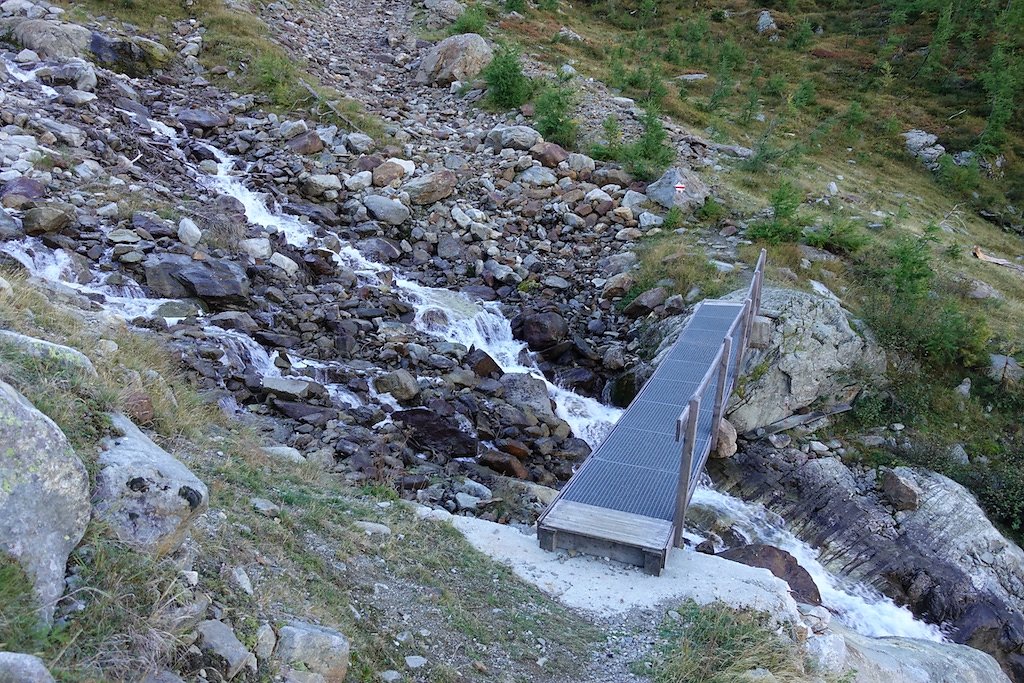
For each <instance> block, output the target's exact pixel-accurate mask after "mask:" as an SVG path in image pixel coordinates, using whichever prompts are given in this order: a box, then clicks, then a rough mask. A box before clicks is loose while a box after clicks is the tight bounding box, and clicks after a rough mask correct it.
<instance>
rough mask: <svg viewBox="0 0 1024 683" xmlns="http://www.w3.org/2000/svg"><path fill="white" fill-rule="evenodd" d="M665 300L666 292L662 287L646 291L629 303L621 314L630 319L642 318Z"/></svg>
mask: <svg viewBox="0 0 1024 683" xmlns="http://www.w3.org/2000/svg"><path fill="white" fill-rule="evenodd" d="M667 298H668V290H667V289H665V288H664V287H655V288H654V289H648V290H647V291H646V292H644V293H643V294H641V295H640V296H638V297H637V298H635V299H633V300H632V301H630V302H629V305H628V306H626V308H625V309H623V311H622V312H623V313H625V314H626V315H628V316H629V317H631V318H642V317H643V316H645V315H647V314H649V313H650V312H651V311H653V310H654V309H655V308H657V307H658V306H661V305H662V304H663V303H665V299H667Z"/></svg>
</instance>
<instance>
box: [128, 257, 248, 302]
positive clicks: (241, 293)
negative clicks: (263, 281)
mask: <svg viewBox="0 0 1024 683" xmlns="http://www.w3.org/2000/svg"><path fill="white" fill-rule="evenodd" d="M143 269H144V270H145V273H146V285H147V286H148V287H149V288H150V289H152V290H153V293H154V294H156V295H157V296H160V297H166V298H169V299H182V298H186V297H191V296H195V297H198V298H200V299H202V300H203V301H206V302H207V303H209V304H210V305H211V306H212V307H214V308H218V309H224V308H231V307H235V306H241V305H244V304H245V303H246V302H247V300H248V296H249V277H248V275H246V273H245V269H244V268H242V266H240V265H239V264H237V263H235V262H233V261H226V260H202V261H197V260H195V259H193V258H192V257H190V256H186V255H184V254H160V255H158V256H150V257H149V258H148V259H146V262H145V263H144V264H143Z"/></svg>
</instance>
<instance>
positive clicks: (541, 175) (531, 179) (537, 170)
mask: <svg viewBox="0 0 1024 683" xmlns="http://www.w3.org/2000/svg"><path fill="white" fill-rule="evenodd" d="M516 182H517V183H520V184H521V185H530V186H532V187H551V186H552V185H554V184H555V183H557V182H558V176H556V175H555V174H554V173H552V172H551V171H549V170H548V169H546V168H544V167H543V166H531V167H530V168H528V169H526V170H525V171H523V172H522V173H520V174H519V175H518V176H517V177H516Z"/></svg>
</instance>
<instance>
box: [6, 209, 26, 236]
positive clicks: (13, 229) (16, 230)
mask: <svg viewBox="0 0 1024 683" xmlns="http://www.w3.org/2000/svg"><path fill="white" fill-rule="evenodd" d="M24 236H25V231H24V230H22V228H21V221H19V220H18V219H17V218H15V217H14V216H12V215H11V214H9V213H7V211H6V210H5V209H4V208H3V207H0V242H3V241H6V240H20V239H21V238H22V237H24Z"/></svg>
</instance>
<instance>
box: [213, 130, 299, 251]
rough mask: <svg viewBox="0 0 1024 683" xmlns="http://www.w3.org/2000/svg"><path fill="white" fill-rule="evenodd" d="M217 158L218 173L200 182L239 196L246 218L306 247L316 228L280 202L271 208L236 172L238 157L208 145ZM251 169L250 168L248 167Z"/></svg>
mask: <svg viewBox="0 0 1024 683" xmlns="http://www.w3.org/2000/svg"><path fill="white" fill-rule="evenodd" d="M205 146H206V148H207V149H209V150H210V152H211V153H212V154H213V155H214V156H215V157H217V173H216V174H214V175H203V176H201V177H200V180H201V182H202V183H203V184H204V185H205V186H206V187H207V188H208V189H211V190H214V191H215V192H219V193H220V194H224V195H228V196H229V197H234V198H235V199H237V200H238V201H239V202H240V203H241V204H242V206H244V207H245V217H246V218H247V219H248V220H249V222H250V223H252V224H253V225H258V226H260V227H261V228H263V229H264V230H267V231H268V232H281V233H284V236H285V240H287V242H288V243H289V244H292V245H295V246H299V247H302V246H306V243H307V242H308V241H309V240H310V239H311V238H313V237H314V235H315V234H316V229H315V228H314V227H313V226H312V225H311V224H309V223H306V222H303V221H301V220H299V219H298V218H295V217H294V216H288V215H285V214H283V213H281V207H280V206H278V205H277V202H272V207H271V206H268V205H267V200H266V198H265V197H264V196H263V195H261V194H259V193H256V192H253V191H252V190H250V189H249V188H247V187H246V186H245V184H244V183H243V182H242V180H241V178H240V177H239V176H236V175H235V174H234V170H235V159H234V158H233V157H231V156H229V155H227V154H225V153H224V152H222V151H221V150H219V149H217V148H216V147H213V146H212V145H205ZM246 171H248V169H246Z"/></svg>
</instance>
